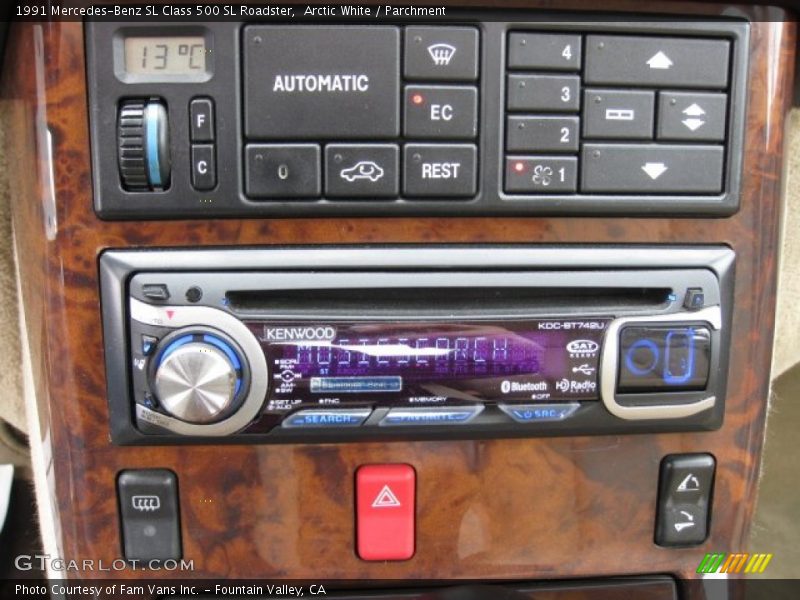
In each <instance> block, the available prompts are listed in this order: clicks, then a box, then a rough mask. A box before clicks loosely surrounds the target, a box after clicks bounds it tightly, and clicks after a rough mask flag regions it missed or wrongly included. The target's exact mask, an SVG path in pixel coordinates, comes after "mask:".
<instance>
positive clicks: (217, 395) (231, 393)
mask: <svg viewBox="0 0 800 600" xmlns="http://www.w3.org/2000/svg"><path fill="white" fill-rule="evenodd" d="M154 383H155V391H156V395H157V396H158V400H159V401H160V402H161V406H163V407H164V408H165V409H166V410H167V411H168V412H169V413H171V414H172V415H174V416H175V417H177V418H178V419H181V420H182V421H187V422H189V423H211V422H213V421H215V420H218V419H219V418H220V415H222V414H223V413H225V412H226V410H227V409H228V408H230V406H231V403H232V402H233V400H234V398H235V396H236V369H235V368H234V366H233V365H232V364H231V361H230V359H229V358H228V357H227V356H226V355H225V353H224V352H222V350H220V349H218V348H216V347H215V346H212V345H210V344H204V343H202V342H190V343H188V344H184V345H183V346H180V347H179V348H176V349H175V350H174V351H172V352H170V353H169V354H168V355H167V356H166V357H165V358H164V360H163V361H162V362H161V364H160V365H159V366H158V369H157V370H156V373H155V382H154Z"/></svg>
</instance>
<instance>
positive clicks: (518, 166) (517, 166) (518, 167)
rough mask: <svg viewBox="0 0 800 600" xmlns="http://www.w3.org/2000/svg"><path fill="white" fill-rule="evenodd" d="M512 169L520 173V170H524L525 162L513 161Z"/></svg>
mask: <svg viewBox="0 0 800 600" xmlns="http://www.w3.org/2000/svg"><path fill="white" fill-rule="evenodd" d="M514 170H515V171H516V172H517V173H522V171H524V170H525V163H523V162H515V163H514Z"/></svg>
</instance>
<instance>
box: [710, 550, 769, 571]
mask: <svg viewBox="0 0 800 600" xmlns="http://www.w3.org/2000/svg"><path fill="white" fill-rule="evenodd" d="M771 560H772V554H748V553H747V552H740V553H733V554H727V553H725V552H713V553H710V554H706V555H705V556H704V557H703V560H701V561H700V565H699V566H698V567H697V572H698V573H703V574H708V573H729V574H730V573H734V574H735V573H763V572H764V570H765V569H766V568H767V565H768V564H769V561H771Z"/></svg>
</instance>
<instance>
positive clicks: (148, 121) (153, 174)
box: [144, 104, 163, 187]
mask: <svg viewBox="0 0 800 600" xmlns="http://www.w3.org/2000/svg"><path fill="white" fill-rule="evenodd" d="M144 123H145V136H144V137H145V142H146V143H145V152H146V153H147V178H148V179H149V180H150V184H151V185H153V186H154V187H161V186H162V184H163V182H162V181H161V158H160V156H159V151H158V150H159V148H158V137H159V128H160V127H162V126H163V124H162V123H160V122H159V119H158V106H157V105H155V104H148V105H147V107H146V108H145V115H144Z"/></svg>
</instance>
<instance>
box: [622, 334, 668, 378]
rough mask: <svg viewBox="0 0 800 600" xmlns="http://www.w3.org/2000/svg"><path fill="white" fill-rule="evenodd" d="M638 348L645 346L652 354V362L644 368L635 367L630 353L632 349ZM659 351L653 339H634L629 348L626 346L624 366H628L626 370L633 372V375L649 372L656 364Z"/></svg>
mask: <svg viewBox="0 0 800 600" xmlns="http://www.w3.org/2000/svg"><path fill="white" fill-rule="evenodd" d="M639 348H647V349H649V350H650V352H651V353H652V354H653V362H652V363H651V364H650V366H648V367H647V368H646V369H640V368H639V367H637V366H636V365H635V364H634V362H633V359H632V355H633V352H634V350H638V349H639ZM660 355H661V353H660V352H659V350H658V346H657V345H656V343H655V342H654V341H653V340H648V339H642V340H636V341H635V342H634V343H633V344H632V345H631V347H630V348H628V352H627V353H626V354H625V366H626V367H627V368H628V371H630V372H631V373H633V374H634V375H638V376H640V377H641V376H642V375H648V374H650V373H651V372H652V371H653V369H654V368H655V366H656V364H658V358H659V356H660Z"/></svg>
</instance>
